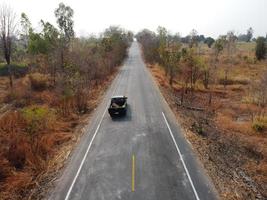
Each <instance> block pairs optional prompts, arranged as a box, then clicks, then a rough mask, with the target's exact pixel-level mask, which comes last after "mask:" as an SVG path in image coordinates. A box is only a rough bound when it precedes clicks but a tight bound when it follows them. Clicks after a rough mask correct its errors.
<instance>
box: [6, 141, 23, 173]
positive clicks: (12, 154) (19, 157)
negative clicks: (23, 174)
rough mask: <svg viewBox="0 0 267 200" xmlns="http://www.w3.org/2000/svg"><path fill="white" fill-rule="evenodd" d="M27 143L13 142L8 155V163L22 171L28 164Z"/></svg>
mask: <svg viewBox="0 0 267 200" xmlns="http://www.w3.org/2000/svg"><path fill="white" fill-rule="evenodd" d="M25 144H26V143H25V141H23V140H21V141H19V140H18V139H14V140H12V141H11V143H10V145H9V149H8V153H7V159H8V161H9V162H10V163H11V164H12V165H13V166H14V167H15V168H16V169H22V168H23V167H24V165H25V162H26V152H25V151H26V146H25Z"/></svg>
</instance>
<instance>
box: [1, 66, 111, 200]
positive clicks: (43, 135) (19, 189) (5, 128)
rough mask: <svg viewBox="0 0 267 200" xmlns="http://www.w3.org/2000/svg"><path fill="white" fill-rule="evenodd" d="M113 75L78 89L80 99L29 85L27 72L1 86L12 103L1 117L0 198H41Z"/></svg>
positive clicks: (8, 101) (7, 100)
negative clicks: (9, 85)
mask: <svg viewBox="0 0 267 200" xmlns="http://www.w3.org/2000/svg"><path fill="white" fill-rule="evenodd" d="M115 75H116V71H114V73H113V74H111V75H110V76H109V77H108V78H107V79H106V80H105V81H102V83H101V84H92V87H91V88H90V90H87V91H85V90H84V91H82V92H81V93H79V97H84V98H82V99H81V98H79V99H77V98H76V97H72V98H70V99H68V100H66V99H65V100H62V99H63V98H62V97H61V96H60V94H59V93H58V91H57V90H56V89H54V90H53V89H49V90H48V89H46V87H45V88H43V86H41V90H39V85H38V84H37V85H38V89H37V90H36V88H34V90H33V89H31V84H30V80H29V78H28V76H26V77H24V78H20V79H17V80H15V84H14V85H15V86H14V90H13V91H12V92H5V93H1V92H2V91H4V90H6V88H5V87H2V88H0V93H1V94H5V95H3V97H2V102H3V101H5V102H6V103H9V104H11V109H10V110H9V111H8V112H5V113H4V115H1V116H0V199H1V200H9V199H12V200H13V199H39V198H44V196H45V192H46V191H47V189H48V187H51V184H50V182H51V181H53V179H55V177H56V176H57V174H58V172H59V170H60V169H61V168H62V167H63V166H64V162H65V160H66V159H67V158H68V156H69V154H70V152H71V150H72V149H73V147H74V145H75V144H77V142H78V141H79V138H80V136H81V134H82V133H83V131H81V128H82V127H83V126H84V125H86V124H87V123H88V120H87V118H88V116H89V115H90V113H91V111H93V110H94V108H95V107H96V106H97V105H98V104H99V102H100V100H101V97H102V95H103V94H104V92H105V90H106V89H107V88H108V86H109V85H110V83H111V81H112V80H113V78H114V77H115ZM38 77H39V75H38ZM38 80H39V79H38ZM0 81H2V79H1V78H0ZM3 81H4V82H5V84H8V82H7V81H6V80H3ZM6 87H7V88H8V85H6ZM88 92H89V93H88ZM89 94H90V95H89ZM83 106H86V108H85V107H83ZM79 109H83V110H86V112H80V110H79ZM43 122H46V123H43ZM76 130H77V131H76Z"/></svg>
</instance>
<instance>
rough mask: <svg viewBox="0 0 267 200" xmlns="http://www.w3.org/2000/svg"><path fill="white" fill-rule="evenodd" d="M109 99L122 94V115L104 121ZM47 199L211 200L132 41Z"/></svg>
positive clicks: (206, 182)
mask: <svg viewBox="0 0 267 200" xmlns="http://www.w3.org/2000/svg"><path fill="white" fill-rule="evenodd" d="M112 95H127V96H128V105H129V109H128V113H127V116H126V117H123V118H118V119H113V120H112V119H111V118H110V116H109V114H108V112H107V105H108V103H109V99H110V97H111V96H112ZM49 199H51V200H78V199H79V200H85V199H86V200H119V199H123V200H124V199H125V200H176V199H177V200H178V199H179V200H199V199H201V200H204V199H205V200H209V199H212V200H214V199H217V194H216V191H215V190H214V187H213V185H212V184H211V182H210V181H209V178H208V177H207V175H206V174H205V172H204V170H203V169H202V167H201V165H200V163H199V161H198V160H197V159H196V157H195V155H194V153H193V152H192V150H191V147H190V145H189V143H188V142H187V140H186V139H185V138H184V136H183V134H182V132H181V130H180V128H179V126H178V125H177V123H176V119H175V117H174V115H173V113H172V111H171V110H170V108H169V107H168V105H167V103H166V102H165V100H164V99H163V97H162V95H161V94H160V92H159V89H158V88H157V86H156V85H155V83H154V82H153V80H152V77H151V75H150V73H149V72H148V70H147V69H146V66H145V64H144V61H143V59H142V56H141V50H140V48H139V45H138V43H137V42H133V44H132V45H131V47H130V49H129V55H128V58H127V59H126V61H125V63H124V66H123V67H122V68H121V70H120V72H119V74H118V75H117V77H116V79H115V80H114V81H113V83H112V85H111V86H110V88H109V90H108V91H107V93H106V96H105V98H104V100H103V102H102V103H101V105H100V106H99V107H98V109H97V110H96V111H95V113H94V117H93V120H92V122H91V123H90V125H89V127H88V131H87V133H86V134H85V135H84V136H83V138H82V139H81V142H80V144H79V145H78V146H77V148H76V149H75V150H74V152H73V154H72V156H71V158H70V160H69V162H68V164H67V167H66V168H65V170H64V172H63V174H62V176H61V178H60V179H59V180H58V181H57V182H56V186H55V188H54V190H53V191H52V193H51V195H50V197H49Z"/></svg>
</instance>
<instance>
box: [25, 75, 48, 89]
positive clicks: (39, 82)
mask: <svg viewBox="0 0 267 200" xmlns="http://www.w3.org/2000/svg"><path fill="white" fill-rule="evenodd" d="M29 78H30V82H31V88H32V89H33V90H36V91H43V90H45V89H47V87H48V78H47V76H46V75H44V74H40V73H33V74H31V75H30V76H29Z"/></svg>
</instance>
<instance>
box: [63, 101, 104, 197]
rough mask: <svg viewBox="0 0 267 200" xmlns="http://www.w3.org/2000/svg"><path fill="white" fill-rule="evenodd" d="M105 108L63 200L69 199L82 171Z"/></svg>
mask: <svg viewBox="0 0 267 200" xmlns="http://www.w3.org/2000/svg"><path fill="white" fill-rule="evenodd" d="M108 105H109V104H108ZM107 108H108V106H107V107H106V108H105V110H104V113H103V115H102V117H101V120H100V122H99V124H98V125H97V128H96V130H95V133H94V135H93V137H92V139H91V141H90V143H89V145H88V148H87V150H86V152H85V154H84V156H83V159H82V162H81V164H80V166H79V169H78V171H77V173H76V175H75V177H74V179H73V181H72V183H71V186H70V188H69V190H68V193H67V195H66V197H65V200H68V199H69V197H70V194H71V191H72V188H73V186H74V184H75V182H76V180H77V178H78V176H79V174H80V172H81V169H82V167H83V164H84V161H85V159H86V157H87V154H88V152H89V150H90V149H91V146H92V143H93V141H94V139H95V136H96V134H97V132H98V130H99V128H100V125H101V122H102V121H103V118H104V116H105V113H106V110H107Z"/></svg>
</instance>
